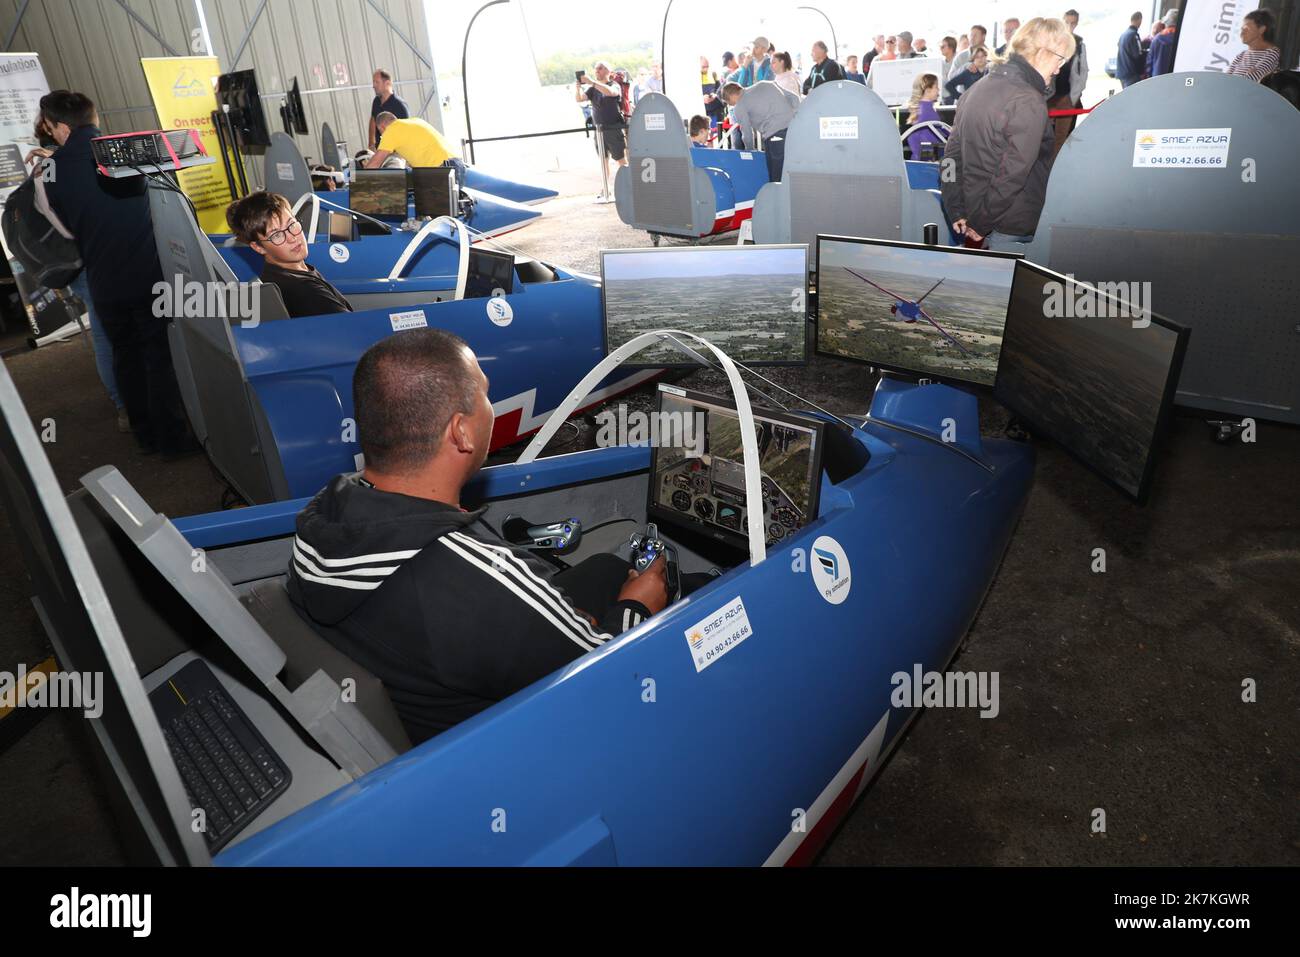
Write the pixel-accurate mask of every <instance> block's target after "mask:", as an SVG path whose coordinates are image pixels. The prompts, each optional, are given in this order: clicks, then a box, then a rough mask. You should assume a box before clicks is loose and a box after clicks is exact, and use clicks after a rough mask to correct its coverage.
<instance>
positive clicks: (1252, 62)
mask: <svg viewBox="0 0 1300 957" xmlns="http://www.w3.org/2000/svg"><path fill="white" fill-rule="evenodd" d="M1281 62H1282V58H1281V56H1280V55H1279V54H1278V50H1277V47H1266V48H1265V49H1263V50H1250V49H1246V50H1242V51H1241V52H1240V53H1238V54H1237V58H1236V59H1235V60H1233V61H1232V65H1231V66H1229V67H1228V75H1229V76H1244V77H1249V78H1250V79H1252V80H1254V81H1255V82H1256V83H1258V82H1259V81H1260V80H1262V79H1264V77H1266V76H1268V75H1269V74H1270V73H1273V72H1274V71H1276V70H1277V68H1278V66H1279V65H1281Z"/></svg>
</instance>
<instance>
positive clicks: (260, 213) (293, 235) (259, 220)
mask: <svg viewBox="0 0 1300 957" xmlns="http://www.w3.org/2000/svg"><path fill="white" fill-rule="evenodd" d="M226 222H227V223H229V224H230V231H231V232H232V233H234V234H235V238H237V239H238V240H239V241H240V242H242V243H247V244H248V245H249V246H250V247H251V248H252V249H253V250H254V251H255V252H258V253H260V254H261V255H262V256H263V257H264V258H265V259H266V263H265V264H264V265H263V266H262V282H265V283H270V284H272V285H274V286H277V287H279V290H280V295H281V296H282V297H283V298H284V306H285V309H287V310H288V312H289V316H290V318H297V317H299V316H323V315H329V314H331V313H338V312H352V311H353V310H352V306H351V305H350V304H349V303H348V301H347V300H346V299H344V298H343V294H342V293H340V292H339V291H338V290H337V289H335V288H334V287H333V286H332V285H330V283H329V281H328V280H327V279H326V278H325V277H324V276H322V275H321V274H320V272H318V271H317V270H316V268H315V267H314V266H312V265H311V264H310V263H308V262H307V240H306V238H305V237H304V236H303V234H302V225H301V224H300V223H299V222H298V220H296V219H294V217H293V211H292V209H291V207H290V206H289V201H288V200H287V199H285V198H284V197H283V196H281V195H279V194H278V193H267V192H258V193H253V194H252V195H250V196H246V197H245V198H243V199H240V200H236V201H235V202H233V203H231V204H230V207H229V208H228V209H227V210H226Z"/></svg>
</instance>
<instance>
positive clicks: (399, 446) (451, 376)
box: [288, 329, 668, 744]
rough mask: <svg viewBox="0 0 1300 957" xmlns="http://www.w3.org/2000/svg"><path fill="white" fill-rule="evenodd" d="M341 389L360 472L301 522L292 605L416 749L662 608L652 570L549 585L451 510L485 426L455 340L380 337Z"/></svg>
mask: <svg viewBox="0 0 1300 957" xmlns="http://www.w3.org/2000/svg"><path fill="white" fill-rule="evenodd" d="M352 391H353V401H354V404H355V408H356V423H357V432H358V435H359V438H360V441H361V449H362V451H363V452H364V454H365V461H366V467H365V471H364V473H362V474H361V475H342V476H339V477H338V478H336V479H334V481H333V482H331V483H330V485H329V487H327V488H326V489H325V490H324V491H323V492H321V493H320V494H319V495H317V496H316V498H315V499H314V500H313V501H312V502H311V504H310V505H308V506H307V508H306V509H304V510H303V512H302V513H301V514H300V515H299V516H298V534H297V537H296V538H295V539H294V546H293V562H292V565H291V567H290V570H289V582H288V590H289V597H290V598H291V599H292V601H293V602H294V604H295V605H297V607H298V608H299V609H300V610H301V611H302V613H303V614H304V615H305V616H306V617H307V619H308V620H309V621H310V622H311V623H312V624H313V626H314V627H315V628H316V630H317V631H318V632H319V633H320V634H321V635H322V636H323V637H324V638H325V639H326V640H328V641H329V642H330V643H332V644H333V645H335V646H336V647H337V648H339V649H340V650H341V651H343V652H344V653H345V654H347V655H348V656H349V657H351V658H352V659H353V660H355V661H356V662H357V663H358V664H360V665H362V666H363V667H365V668H367V669H369V670H370V671H371V672H372V673H374V674H375V675H376V676H377V677H379V679H380V680H381V681H383V683H384V685H385V686H386V687H387V688H388V691H389V694H390V695H391V697H392V699H393V704H394V706H395V707H396V708H397V712H398V714H399V715H400V716H401V718H402V721H403V723H404V724H405V726H406V729H407V732H408V733H409V734H410V737H411V740H412V741H414V742H415V743H417V744H418V743H419V742H420V741H423V740H425V739H427V738H430V737H432V736H433V735H435V734H438V733H439V732H441V731H445V730H446V729H448V728H450V727H452V726H453V725H455V724H457V723H458V722H460V721H463V720H465V719H466V718H469V717H471V716H473V715H475V714H477V713H478V712H480V711H482V710H484V709H486V708H488V707H490V706H491V705H492V704H493V703H494V702H497V701H500V700H501V699H503V698H506V697H508V696H509V695H511V694H514V693H515V692H516V691H519V690H520V689H522V688H525V687H527V686H528V685H530V684H532V683H533V682H535V681H537V680H539V679H541V678H544V677H545V676H546V675H548V674H550V673H551V672H553V671H555V670H556V669H558V668H561V667H563V666H564V665H566V664H568V663H569V662H570V661H572V660H573V659H575V658H578V657H580V656H582V655H584V654H586V653H587V652H588V651H591V650H592V649H594V648H598V647H600V646H601V645H603V644H604V643H605V642H607V641H609V640H610V638H611V637H612V636H613V635H616V634H620V633H621V632H624V631H627V630H628V629H630V628H634V627H636V626H637V625H638V624H640V623H641V621H642V620H644V619H645V618H648V617H649V616H650V615H651V614H654V613H655V612H658V611H661V610H663V608H664V607H665V606H666V604H667V601H668V596H667V590H666V586H665V582H664V563H663V559H662V558H661V559H659V560H658V561H656V562H655V563H654V564H653V565H651V566H650V567H649V568H647V569H646V570H645V571H643V572H642V573H641V574H639V575H637V574H635V573H634V572H633V571H632V570H631V568H630V566H629V565H628V563H627V562H625V561H623V560H622V559H619V558H618V557H617V556H614V555H598V556H595V557H594V558H592V559H589V560H587V561H586V562H583V563H582V564H580V565H577V566H575V567H573V568H571V569H569V570H567V571H563V572H559V573H557V571H556V569H555V567H554V566H552V565H549V564H548V563H546V562H543V561H541V560H539V559H538V558H537V557H536V556H535V555H533V554H532V553H530V552H528V551H526V550H524V549H521V548H516V547H514V546H512V545H510V544H509V543H508V542H506V541H505V540H504V539H502V538H501V537H500V536H499V535H498V534H497V533H496V532H495V531H494V530H493V529H491V528H489V527H487V524H486V522H484V521H483V520H482V515H483V513H482V510H479V511H467V510H465V509H464V508H462V507H461V490H462V489H463V488H464V486H465V484H466V483H467V482H468V481H469V480H470V479H471V478H472V477H473V476H474V475H475V474H476V473H477V472H478V470H479V469H480V468H481V467H482V465H483V461H484V459H485V458H486V457H487V453H488V445H489V443H490V441H491V438H492V422H493V414H492V403H491V402H490V401H489V400H488V381H487V377H486V376H484V374H483V371H482V369H480V368H479V365H478V361H477V360H476V359H475V357H474V353H473V352H472V351H470V348H469V346H467V345H466V344H465V343H464V342H463V341H462V340H461V339H459V338H457V337H456V336H454V335H452V334H451V333H448V332H443V331H441V330H438V329H417V330H412V331H410V332H403V333H398V334H397V335H394V336H390V337H389V338H387V339H384V340H382V341H380V342H379V343H377V344H376V345H374V346H372V347H371V348H370V349H369V350H368V351H367V352H366V354H365V355H363V356H362V357H361V361H360V362H359V363H358V364H357V370H356V373H355V376H354V378H353V386H352ZM535 517H536V516H535ZM551 517H553V516H551ZM571 599H572V600H571ZM574 601H576V602H578V607H575V606H574ZM579 609H581V610H579Z"/></svg>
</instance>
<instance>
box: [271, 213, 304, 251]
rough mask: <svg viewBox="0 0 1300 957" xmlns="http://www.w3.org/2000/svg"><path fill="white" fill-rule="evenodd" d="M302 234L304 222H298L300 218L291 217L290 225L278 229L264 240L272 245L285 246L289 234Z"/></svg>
mask: <svg viewBox="0 0 1300 957" xmlns="http://www.w3.org/2000/svg"><path fill="white" fill-rule="evenodd" d="M301 235H302V223H300V222H298V220H296V219H291V220H289V225H288V226H286V227H284V229H277V230H276V231H275V232H273V233H271V234H270V235H269V236H267V237H266V239H265V240H263V242H268V243H270V244H271V245H272V246H283V245H284V241H285V239H286V238H287V237H288V236H301Z"/></svg>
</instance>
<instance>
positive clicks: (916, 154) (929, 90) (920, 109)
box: [907, 73, 943, 159]
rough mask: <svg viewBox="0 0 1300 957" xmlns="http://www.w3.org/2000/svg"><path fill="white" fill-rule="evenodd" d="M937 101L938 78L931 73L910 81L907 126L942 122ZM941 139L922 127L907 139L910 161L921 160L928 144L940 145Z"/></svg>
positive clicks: (930, 130) (931, 130)
mask: <svg viewBox="0 0 1300 957" xmlns="http://www.w3.org/2000/svg"><path fill="white" fill-rule="evenodd" d="M938 100H939V77H938V76H936V75H935V74H933V73H922V74H921V75H920V76H918V77H917V78H916V79H915V80H913V81H912V97H911V99H909V100H908V101H907V125H908V126H909V127H912V126H916V124H918V123H928V122H935V123H939V122H942V121H941V120H940V119H939V111H938V110H936V109H935V108H934V107H935V103H937V102H938ZM942 142H943V139H942V137H940V136H939V134H938V133H936V132H935V131H934V129H933V128H931V127H923V128H922V129H919V130H917V131H916V132H915V133H910V134H909V135H908V137H907V148H908V149H909V150H910V151H911V153H912V159H921V158H922V156H921V154H922V151H923V149H924V147H925V146H927V145H929V144H941V143H942Z"/></svg>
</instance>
